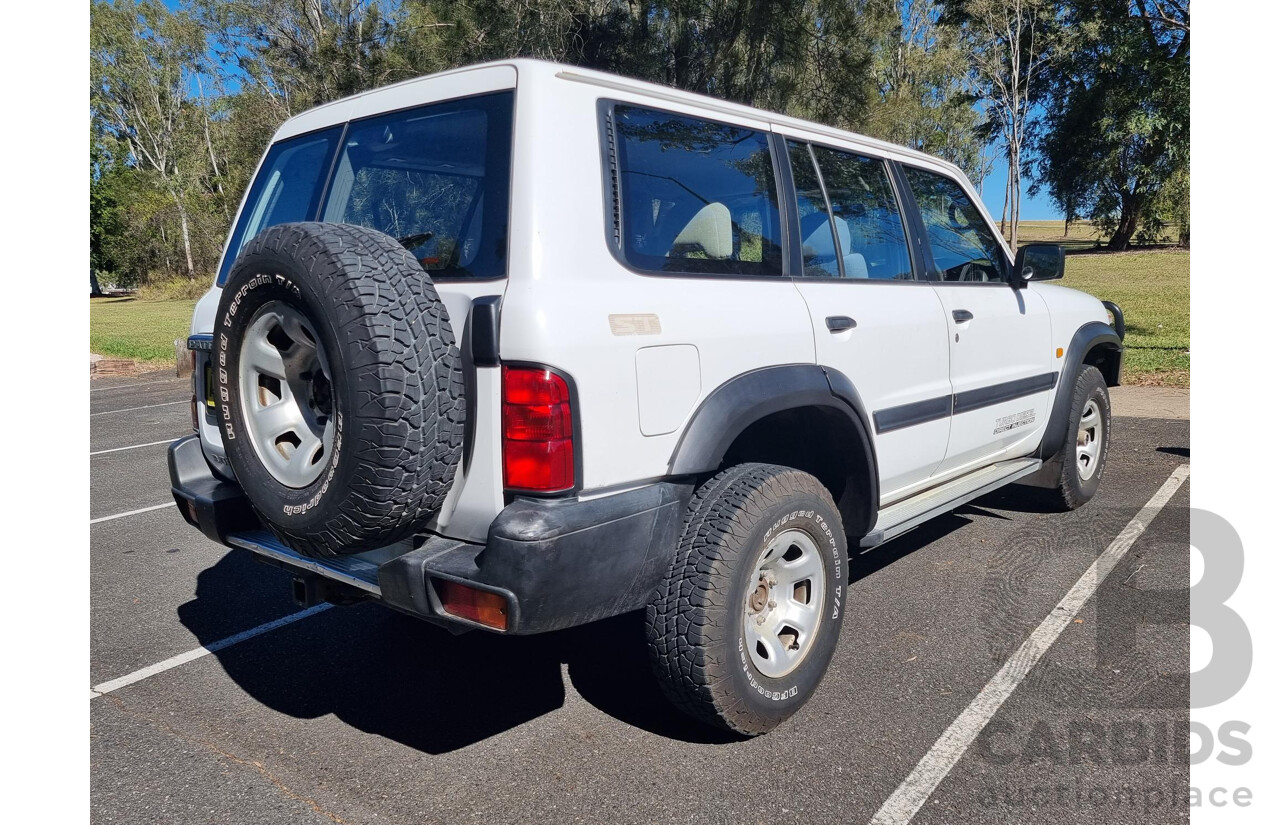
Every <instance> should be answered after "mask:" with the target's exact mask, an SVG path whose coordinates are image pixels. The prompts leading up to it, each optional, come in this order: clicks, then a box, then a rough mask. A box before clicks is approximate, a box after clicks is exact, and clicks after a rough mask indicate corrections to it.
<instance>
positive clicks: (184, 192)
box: [89, 0, 207, 278]
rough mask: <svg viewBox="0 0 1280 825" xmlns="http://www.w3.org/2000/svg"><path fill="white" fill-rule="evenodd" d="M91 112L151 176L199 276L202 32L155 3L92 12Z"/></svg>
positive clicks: (127, 1)
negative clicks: (196, 158) (194, 210)
mask: <svg viewBox="0 0 1280 825" xmlns="http://www.w3.org/2000/svg"><path fill="white" fill-rule="evenodd" d="M89 46H90V84H89V89H90V91H89V107H90V115H91V119H92V121H93V123H94V125H95V127H96V130H97V132H98V135H97V137H98V138H99V139H103V140H105V141H108V142H114V143H116V144H118V145H121V146H123V147H125V151H126V152H127V154H128V158H129V162H130V163H131V164H132V165H133V166H134V167H135V168H137V169H139V170H145V171H147V172H150V173H151V174H153V175H154V177H155V178H156V181H157V185H158V186H159V188H160V189H161V190H162V191H164V192H165V193H166V194H167V196H168V197H169V199H170V200H171V201H172V204H173V206H174V209H175V210H176V212H177V215H178V222H179V227H180V230H179V231H180V234H181V242H182V250H183V253H184V257H185V262H186V267H185V271H186V274H187V276H188V277H189V278H194V277H195V274H196V261H195V255H194V253H193V248H192V247H193V243H192V229H191V208H190V203H189V201H190V198H191V195H192V192H193V190H195V189H196V188H197V187H198V186H199V173H197V172H196V171H195V170H196V168H197V166H198V164H197V163H195V162H193V155H196V154H198V153H199V151H200V149H201V147H200V145H199V143H198V137H197V135H196V133H195V132H194V130H193V128H192V126H193V120H199V119H200V118H201V117H202V114H201V113H200V112H199V111H198V109H199V106H198V102H197V101H196V100H195V97H194V95H193V92H192V90H193V89H194V88H195V87H196V81H195V79H196V77H197V76H199V75H200V73H201V72H203V71H206V69H207V66H206V65H205V63H204V61H205V42H204V31H203V29H202V28H201V27H200V26H199V24H198V23H196V21H195V20H194V19H193V18H192V17H191V16H190V15H188V14H186V13H185V12H182V11H178V12H171V11H169V9H167V8H166V7H165V6H164V5H163V4H162V3H160V2H158V0H118V1H117V2H115V3H107V2H102V0H98V2H95V3H94V4H93V5H92V6H91V9H90V29H89Z"/></svg>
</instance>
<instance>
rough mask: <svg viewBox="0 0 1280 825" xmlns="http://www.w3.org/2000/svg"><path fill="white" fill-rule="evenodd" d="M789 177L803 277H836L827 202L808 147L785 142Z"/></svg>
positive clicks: (837, 264)
mask: <svg viewBox="0 0 1280 825" xmlns="http://www.w3.org/2000/svg"><path fill="white" fill-rule="evenodd" d="M787 155H788V156H789V157H790V159H791V178H792V180H794V181H795V187H796V206H797V207H798V209H799V216H800V257H801V260H802V261H803V262H804V274H805V276H806V277H818V278H824V277H825V278H839V277H840V260H839V256H838V255H837V250H838V245H837V242H836V240H835V230H834V228H833V224H832V221H831V214H830V213H829V212H828V211H827V199H826V196H824V195H823V194H822V183H821V181H819V180H818V172H817V170H816V169H815V168H814V166H813V158H812V157H810V156H809V144H807V143H798V142H796V141H794V140H788V141H787Z"/></svg>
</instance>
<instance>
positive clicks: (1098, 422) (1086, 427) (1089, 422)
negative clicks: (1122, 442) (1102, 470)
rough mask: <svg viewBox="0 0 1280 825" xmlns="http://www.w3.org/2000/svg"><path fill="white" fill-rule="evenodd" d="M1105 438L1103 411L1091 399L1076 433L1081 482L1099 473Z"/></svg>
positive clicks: (1078, 468)
mask: <svg viewBox="0 0 1280 825" xmlns="http://www.w3.org/2000/svg"><path fill="white" fill-rule="evenodd" d="M1105 438H1106V427H1105V425H1104V423H1103V420H1102V411H1101V410H1099V409H1098V402H1097V401H1095V400H1093V399H1092V398H1091V399H1089V402H1088V403H1087V404H1085V407H1084V410H1083V411H1082V412H1081V413H1080V426H1079V428H1078V429H1077V431H1076V469H1077V472H1078V473H1079V474H1080V480H1081V481H1088V480H1089V479H1091V478H1093V474H1094V473H1095V472H1097V470H1098V463H1099V456H1100V455H1101V454H1102V447H1103V440H1104V439H1105Z"/></svg>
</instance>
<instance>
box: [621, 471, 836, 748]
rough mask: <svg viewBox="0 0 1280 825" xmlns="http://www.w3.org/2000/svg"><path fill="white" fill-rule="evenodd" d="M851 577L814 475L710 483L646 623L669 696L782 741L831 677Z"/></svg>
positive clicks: (750, 474)
mask: <svg viewBox="0 0 1280 825" xmlns="http://www.w3.org/2000/svg"><path fill="white" fill-rule="evenodd" d="M846 570H847V566H846V547H845V537H844V529H843V527H842V526H841V523H840V515H839V512H838V511H837V510H836V506H835V503H834V502H833V501H832V500H831V495H830V494H829V493H828V492H827V490H826V488H825V487H823V486H822V484H821V482H819V481H818V480H817V479H816V478H814V477H813V476H811V475H809V474H807V473H802V472H800V471H799V470H793V469H791V468H788V467H780V466H775V465H769V464H742V465H739V466H736V467H733V468H730V469H728V470H726V471H724V472H723V473H721V474H719V475H717V476H716V477H714V478H712V479H711V480H710V481H708V482H706V484H704V485H703V486H702V487H700V488H699V489H698V491H697V493H696V494H695V495H694V498H693V501H692V502H691V503H690V505H689V511H688V514H687V516H686V519H685V524H684V528H683V531H682V534H681V539H680V545H679V548H678V550H677V553H676V558H675V560H674V561H673V562H672V565H671V568H670V569H669V570H668V572H667V575H666V577H665V579H664V581H663V583H662V585H661V586H660V587H659V588H658V590H657V592H656V593H655V594H654V596H653V598H652V600H651V601H650V604H649V607H648V610H647V613H646V617H647V627H648V635H649V643H650V651H651V653H652V659H653V663H654V668H655V670H656V672H657V674H658V678H659V681H660V683H661V684H662V686H663V690H664V692H665V693H666V694H667V696H668V697H669V698H670V699H671V700H672V701H673V702H674V703H675V704H676V706H677V707H679V708H681V709H682V710H684V711H685V712H686V713H689V714H690V715H692V716H693V717H695V718H697V719H700V720H702V721H704V722H708V723H710V724H713V725H718V726H721V727H725V728H728V729H730V730H733V731H735V732H737V733H741V734H745V735H756V734H761V733H766V732H767V731H769V730H772V729H773V728H774V727H775V726H777V725H778V724H779V723H780V722H782V721H783V720H785V719H786V718H788V717H789V716H791V715H792V714H793V713H795V712H796V711H797V710H799V708H800V707H801V706H802V705H803V704H804V703H805V702H806V701H808V699H809V697H810V696H811V695H812V694H813V692H814V690H815V689H816V688H817V686H818V683H819V682H820V681H821V680H822V677H823V675H824V674H825V673H826V670H827V665H828V663H829V662H830V661H831V656H832V654H833V652H834V651H835V646H836V642H837V640H838V639H839V636H840V622H841V615H842V611H841V607H842V600H843V594H844V586H845V580H844V577H845V576H846V575H847V573H846Z"/></svg>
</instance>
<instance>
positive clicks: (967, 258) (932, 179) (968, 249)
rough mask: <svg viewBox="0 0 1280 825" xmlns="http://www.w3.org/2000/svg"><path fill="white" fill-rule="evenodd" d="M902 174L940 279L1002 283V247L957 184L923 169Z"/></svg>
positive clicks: (909, 169) (1003, 262)
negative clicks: (908, 186) (918, 214)
mask: <svg viewBox="0 0 1280 825" xmlns="http://www.w3.org/2000/svg"><path fill="white" fill-rule="evenodd" d="M904 171H905V172H906V176H907V181H908V183H909V184H910V186H911V192H912V194H914V195H915V197H916V203H917V204H918V205H919V206H920V217H921V218H922V219H923V220H924V226H925V232H926V234H927V235H928V237H929V246H930V248H931V249H932V252H933V263H934V266H935V267H936V268H937V270H938V273H939V275H940V277H941V278H942V280H944V281H967V282H986V281H1004V280H1005V253H1004V247H1003V246H1001V244H1000V242H999V241H998V240H997V239H996V236H995V233H993V232H992V231H991V229H990V228H989V227H988V226H987V222H986V221H985V220H984V219H983V217H982V213H981V212H980V211H979V210H978V207H976V206H974V204H973V201H971V200H970V199H969V196H968V195H967V194H965V191H964V189H963V188H962V187H961V186H960V184H959V183H956V182H955V181H954V180H952V179H950V178H947V177H944V176H942V175H937V174H934V173H933V172H926V171H924V170H923V169H913V168H911V167H904Z"/></svg>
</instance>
